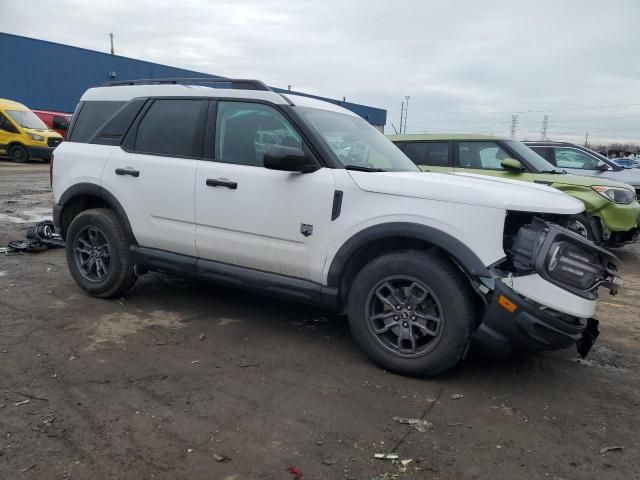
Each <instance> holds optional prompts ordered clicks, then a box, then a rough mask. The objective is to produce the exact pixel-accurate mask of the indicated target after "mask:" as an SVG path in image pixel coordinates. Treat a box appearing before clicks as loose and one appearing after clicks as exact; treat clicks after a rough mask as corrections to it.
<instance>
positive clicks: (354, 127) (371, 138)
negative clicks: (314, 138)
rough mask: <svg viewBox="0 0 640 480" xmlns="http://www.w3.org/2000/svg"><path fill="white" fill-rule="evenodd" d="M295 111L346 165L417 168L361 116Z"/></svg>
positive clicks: (374, 168)
mask: <svg viewBox="0 0 640 480" xmlns="http://www.w3.org/2000/svg"><path fill="white" fill-rule="evenodd" d="M296 111H298V112H299V113H300V115H301V116H302V117H303V118H304V119H305V120H306V121H307V123H308V124H309V125H310V126H311V128H313V129H314V130H315V131H316V132H317V133H318V134H319V135H320V136H321V137H322V138H323V139H324V140H325V141H326V142H327V144H328V145H329V147H331V150H332V151H333V153H334V154H335V155H336V157H338V160H339V161H340V162H341V163H342V164H343V165H344V166H345V167H354V169H355V168H361V169H363V170H364V169H367V170H369V169H371V170H372V171H385V172H417V171H419V170H418V167H416V166H415V165H414V163H413V162H412V161H411V160H410V159H409V157H407V156H405V154H404V153H402V152H401V151H400V149H399V148H398V147H396V146H395V145H394V144H393V143H391V141H389V140H388V139H387V138H386V137H385V136H384V135H383V134H382V133H380V132H379V131H378V130H376V129H375V128H374V127H372V126H371V125H370V124H369V123H367V122H366V121H365V120H364V119H362V118H360V117H354V116H351V115H345V114H343V113H337V112H330V111H327V110H319V109H316V108H307V107H298V108H296Z"/></svg>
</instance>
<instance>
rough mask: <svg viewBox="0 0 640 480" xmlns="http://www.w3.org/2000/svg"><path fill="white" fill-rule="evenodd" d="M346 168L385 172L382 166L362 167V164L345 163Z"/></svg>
mask: <svg viewBox="0 0 640 480" xmlns="http://www.w3.org/2000/svg"><path fill="white" fill-rule="evenodd" d="M344 168H345V170H355V171H356V172H384V171H386V170H383V169H381V168H372V167H362V166H360V165H345V166H344Z"/></svg>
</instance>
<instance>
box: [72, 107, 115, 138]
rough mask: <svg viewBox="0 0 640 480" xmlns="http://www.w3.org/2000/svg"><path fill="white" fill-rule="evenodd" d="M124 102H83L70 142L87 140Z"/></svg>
mask: <svg viewBox="0 0 640 480" xmlns="http://www.w3.org/2000/svg"><path fill="white" fill-rule="evenodd" d="M122 105H124V102H84V103H83V104H82V108H81V109H80V113H79V114H78V117H77V118H76V119H75V122H74V124H73V131H72V132H71V135H70V137H69V141H70V142H80V143H82V142H87V141H88V140H89V139H90V138H91V137H92V136H93V134H94V133H96V130H98V127H100V126H101V125H102V124H103V123H104V122H105V121H106V120H107V119H108V118H109V117H110V116H111V115H113V114H114V113H115V112H116V110H118V109H119V108H120V107H122Z"/></svg>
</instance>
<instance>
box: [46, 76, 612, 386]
mask: <svg viewBox="0 0 640 480" xmlns="http://www.w3.org/2000/svg"><path fill="white" fill-rule="evenodd" d="M198 82H199V83H201V82H203V80H202V79H200V80H198ZM211 82H212V84H214V83H216V82H218V83H219V82H222V81H221V80H211ZM223 82H225V83H228V85H227V86H228V87H231V88H212V87H215V86H216V85H212V86H206V85H193V84H192V83H193V82H192V81H187V80H185V81H184V82H181V81H178V80H167V81H162V80H150V81H133V82H120V83H116V84H113V85H110V86H105V87H99V88H92V89H90V90H88V91H87V92H86V93H85V94H84V95H83V96H82V99H81V101H80V104H79V105H78V107H77V109H76V112H75V114H74V116H73V120H72V123H71V126H70V130H69V134H68V141H66V142H64V143H63V144H62V145H61V146H60V147H58V149H56V151H55V154H54V160H53V161H52V186H53V192H54V197H55V202H56V205H55V207H54V219H55V223H56V226H57V228H58V229H59V231H60V233H61V234H62V236H63V237H64V238H65V239H66V255H67V262H68V265H69V269H70V271H71V274H72V276H73V278H74V279H75V280H76V282H77V283H78V284H79V285H80V286H81V287H82V288H83V289H84V290H86V291H87V292H88V293H89V294H91V295H95V296H98V297H113V296H116V295H122V294H123V293H125V292H126V291H127V290H128V289H129V288H130V287H131V286H132V285H133V283H134V282H135V280H136V277H137V276H138V275H142V274H144V273H145V272H146V271H149V270H154V271H161V272H167V273H172V274H177V275H184V276H189V277H194V278H201V279H205V280H211V281H212V282H218V283H223V284H227V285H231V286H238V287H241V288H244V289H246V290H248V291H250V290H254V291H259V292H263V293H267V294H272V295H278V296H284V297H287V298H290V299H294V300H298V301H302V302H308V303H315V304H320V305H324V306H327V307H330V308H334V309H337V310H339V311H341V312H344V313H346V314H347V315H348V319H349V324H350V327H351V332H352V334H353V338H354V339H355V341H356V342H357V343H358V344H359V345H360V346H361V347H362V349H363V350H364V351H365V352H366V354H367V355H368V356H369V357H370V358H371V359H372V360H374V361H375V362H376V363H378V364H379V365H381V366H382V367H384V368H386V369H389V370H392V371H395V372H399V373H403V374H409V375H420V376H428V375H436V374H439V373H441V372H443V371H445V370H447V369H449V368H451V367H453V366H454V365H455V364H456V363H457V362H458V361H459V360H460V359H461V358H463V357H464V355H465V354H466V352H467V348H468V346H469V344H470V342H471V341H472V339H475V340H477V341H478V342H479V343H480V344H481V345H483V346H485V347H487V348H490V349H492V350H493V351H496V352H501V353H505V352H508V351H510V350H512V349H518V350H521V349H523V348H528V349H533V350H539V349H557V348H564V347H568V346H570V345H574V344H576V343H578V345H579V350H581V351H582V352H583V353H586V351H588V349H589V347H590V346H591V344H592V343H593V340H594V338H595V336H596V335H597V321H595V320H594V319H593V318H592V317H593V315H594V312H595V309H596V302H597V291H598V288H599V287H601V286H604V287H606V288H608V289H609V290H610V291H611V292H614V293H615V291H616V289H617V285H618V283H619V277H618V274H617V268H618V261H617V259H616V258H615V257H614V256H613V255H611V254H610V253H608V252H607V251H606V250H603V249H601V248H599V247H597V246H595V245H594V244H593V243H591V242H589V241H587V240H585V239H583V238H582V237H580V236H578V235H576V234H574V233H572V232H570V231H568V230H565V229H564V228H561V227H559V226H557V225H556V224H554V223H553V221H554V220H561V219H562V217H563V216H565V215H573V214H576V213H579V212H581V211H582V209H583V206H582V203H580V202H579V201H577V200H575V199H573V198H571V197H569V196H567V195H565V194H564V193H562V192H559V191H558V190H554V189H552V188H548V187H546V186H541V185H535V184H528V183H521V182H516V181H509V180H500V179H495V178H488V177H484V176H474V175H454V174H433V175H425V174H423V173H421V172H420V171H419V170H418V168H417V167H416V166H415V165H414V164H413V162H411V160H409V159H408V158H407V157H406V156H404V154H402V152H400V150H398V149H397V148H396V147H395V146H394V145H393V144H392V143H391V142H390V141H389V140H387V139H386V138H385V137H384V136H383V135H382V134H381V133H379V132H378V131H377V130H376V129H375V128H373V127H372V126H370V125H369V124H368V123H367V122H366V121H365V120H363V119H362V118H360V117H358V116H357V115H355V114H354V113H352V112H350V111H348V110H345V109H343V108H341V107H338V106H336V105H333V104H330V103H325V102H321V101H318V100H314V99H310V98H307V97H303V96H296V95H291V94H286V95H285V94H279V93H275V92H273V91H271V90H270V89H269V88H268V87H267V86H265V85H264V84H263V83H261V82H258V81H250V80H224V81H223ZM336 139H339V141H336ZM269 142H273V143H271V144H268V143H269Z"/></svg>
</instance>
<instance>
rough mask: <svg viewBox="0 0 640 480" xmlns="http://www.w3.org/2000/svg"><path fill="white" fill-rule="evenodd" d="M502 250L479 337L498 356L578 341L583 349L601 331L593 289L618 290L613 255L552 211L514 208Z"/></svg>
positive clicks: (585, 350) (584, 352)
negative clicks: (521, 212) (547, 215)
mask: <svg viewBox="0 0 640 480" xmlns="http://www.w3.org/2000/svg"><path fill="white" fill-rule="evenodd" d="M514 217H515V218H518V220H517V221H515V220H514ZM553 220H554V221H557V219H553ZM505 252H507V257H506V258H505V259H504V260H503V261H501V262H499V263H498V264H496V265H493V267H492V271H493V273H494V274H495V278H494V281H493V285H492V286H493V288H492V290H493V292H492V294H491V298H490V299H489V304H488V307H487V309H486V311H485V314H484V317H483V320H482V323H481V324H480V326H479V328H478V330H477V331H476V334H475V337H474V340H475V341H476V343H479V344H481V346H482V347H484V348H485V349H489V350H490V351H491V352H493V353H495V354H498V355H502V356H503V355H506V354H508V353H510V352H512V351H514V350H523V349H525V350H557V349H562V348H567V347H570V346H571V345H573V344H575V345H577V348H578V352H579V353H580V355H582V356H586V355H587V353H588V352H589V350H590V349H591V347H592V345H593V343H594V342H595V339H596V337H597V336H598V321H597V320H596V319H594V318H593V315H594V313H595V308H596V301H597V298H598V289H599V288H601V287H603V288H606V289H608V290H609V292H610V293H611V294H612V295H615V294H616V293H617V291H618V288H619V286H620V285H621V283H622V282H621V279H620V276H619V274H618V272H619V268H620V261H619V260H618V259H617V257H615V256H614V255H613V254H611V253H610V252H608V251H607V250H605V249H603V248H601V247H598V246H597V245H595V244H594V243H593V242H591V241H589V240H587V239H585V238H584V237H582V236H580V235H578V234H576V233H574V232H572V231H570V230H567V229H566V228H563V227H561V226H559V225H557V224H556V223H554V222H553V221H550V220H549V219H544V218H540V217H536V216H530V217H529V218H525V219H524V220H523V217H522V216H520V217H518V216H517V215H516V216H513V215H512V216H511V218H509V216H508V218H507V224H506V225H505Z"/></svg>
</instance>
